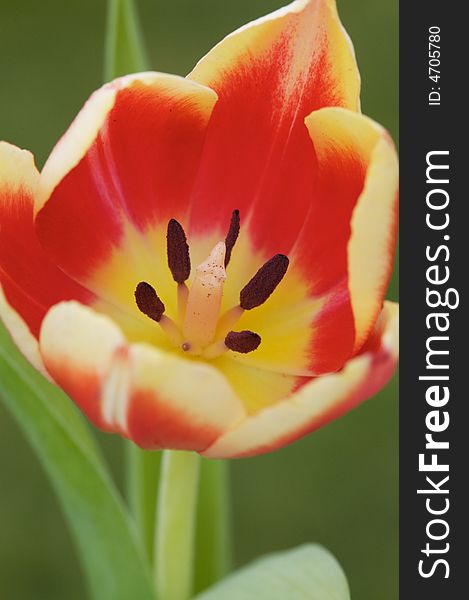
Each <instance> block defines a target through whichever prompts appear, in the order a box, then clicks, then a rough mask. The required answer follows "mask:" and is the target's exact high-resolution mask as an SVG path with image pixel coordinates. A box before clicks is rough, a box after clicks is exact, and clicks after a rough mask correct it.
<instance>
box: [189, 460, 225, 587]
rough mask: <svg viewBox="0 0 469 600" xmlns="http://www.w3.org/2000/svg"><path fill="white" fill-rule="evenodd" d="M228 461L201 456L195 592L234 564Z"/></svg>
mask: <svg viewBox="0 0 469 600" xmlns="http://www.w3.org/2000/svg"><path fill="white" fill-rule="evenodd" d="M229 498H230V495H229V463H228V462H226V461H220V460H207V459H202V464H201V471H200V493H199V505H198V510H197V538H196V546H195V547H196V552H195V581H194V593H199V592H202V591H203V590H205V589H207V588H208V587H210V586H211V585H213V584H214V583H216V582H217V581H220V580H221V579H223V577H225V575H227V573H228V572H229V571H230V567H231V511H230V502H229Z"/></svg>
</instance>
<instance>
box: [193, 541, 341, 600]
mask: <svg viewBox="0 0 469 600" xmlns="http://www.w3.org/2000/svg"><path fill="white" fill-rule="evenodd" d="M196 600H350V592H349V587H348V583H347V579H346V577H345V574H344V572H343V571H342V569H341V567H340V565H339V563H338V562H337V561H336V559H335V558H334V557H333V556H332V554H331V553H330V552H328V551H327V550H326V549H325V548H323V547H322V546H318V545H315V544H308V545H305V546H299V547H298V548H294V549H293V550H288V551H286V552H279V553H278V554H271V555H269V556H266V557H264V558H261V559H259V560H256V561H255V562H254V563H252V564H251V565H248V566H247V567H244V568H242V569H240V570H239V571H237V572H236V573H234V574H233V575H231V576H230V577H228V578H227V579H225V580H224V581H222V582H221V583H219V584H218V585H215V586H214V587H212V588H210V590H208V591H207V592H205V593H202V594H200V595H199V596H197V598H196Z"/></svg>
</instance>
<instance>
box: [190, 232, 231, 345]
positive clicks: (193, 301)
mask: <svg viewBox="0 0 469 600" xmlns="http://www.w3.org/2000/svg"><path fill="white" fill-rule="evenodd" d="M225 253H226V246H225V243H224V242H219V243H218V244H217V245H216V246H215V248H214V249H213V250H212V252H211V253H210V256H209V257H208V258H207V260H205V261H204V262H203V263H201V264H200V265H199V266H198V267H197V270H196V275H195V279H194V281H193V283H192V285H191V289H190V292H189V297H188V300H187V308H186V316H185V319H184V325H183V337H184V340H185V342H186V343H187V351H189V352H192V353H197V354H198V353H200V352H201V351H202V349H203V348H205V347H207V346H208V345H209V344H210V343H211V342H212V341H213V339H214V337H215V332H216V330H217V323H218V317H219V315H220V306H221V300H222V296H223V285H224V283H225V279H226V271H225Z"/></svg>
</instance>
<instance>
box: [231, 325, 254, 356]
mask: <svg viewBox="0 0 469 600" xmlns="http://www.w3.org/2000/svg"><path fill="white" fill-rule="evenodd" d="M260 343H261V336H260V335H259V334H257V333H254V331H247V330H246V331H230V333H229V334H228V335H227V336H226V338H225V346H226V347H227V348H229V349H230V350H233V352H240V353H241V354H247V353H248V352H253V351H254V350H256V349H257V348H258V347H259V344H260Z"/></svg>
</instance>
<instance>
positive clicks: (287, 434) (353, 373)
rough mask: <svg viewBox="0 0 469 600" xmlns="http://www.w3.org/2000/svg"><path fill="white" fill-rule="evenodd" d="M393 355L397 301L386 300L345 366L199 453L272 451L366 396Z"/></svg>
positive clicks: (381, 381)
mask: <svg viewBox="0 0 469 600" xmlns="http://www.w3.org/2000/svg"><path fill="white" fill-rule="evenodd" d="M397 354H398V305H396V304H393V303H390V302H387V303H386V304H385V306H384V308H383V312H382V314H381V316H380V318H379V319H378V321H377V323H376V327H375V330H374V332H373V334H372V335H371V336H370V339H369V340H368V342H367V344H366V346H365V347H364V348H363V351H362V353H361V354H359V355H358V356H356V357H355V358H352V359H351V360H350V361H349V362H348V363H347V364H346V365H345V366H344V368H343V369H342V370H341V371H339V372H337V373H333V374H330V375H324V376H322V377H318V378H316V379H313V380H311V381H310V382H309V383H306V384H305V385H303V386H302V387H301V388H300V389H299V390H298V391H297V392H296V393H294V394H293V395H292V396H290V397H289V398H287V399H285V400H283V401H281V402H278V403H277V404H275V405H274V406H270V407H268V408H266V409H264V410H261V411H259V412H258V413H256V414H254V415H251V416H248V417H247V418H246V419H245V420H244V421H243V422H242V423H241V424H240V425H239V426H238V427H234V428H232V429H231V430H230V431H229V432H228V433H226V434H225V435H223V436H222V437H221V438H219V439H218V440H217V441H216V442H215V443H214V444H213V445H212V446H211V447H210V448H208V449H207V450H205V451H204V452H203V454H204V455H205V456H207V457H210V458H238V457H245V456H253V455H256V454H262V453H266V452H271V451H273V450H276V449H278V448H281V447H282V446H285V445H286V444H289V443H291V442H293V441H294V440H296V439H299V438H301V437H303V436H304V435H306V434H308V433H311V432H312V431H314V430H315V429H318V428H319V427H321V426H322V425H325V424H326V423H328V422H329V421H331V420H333V419H335V418H338V417H339V416H341V415H342V414H344V413H345V412H347V411H349V410H351V409H352V408H354V407H355V406H356V405H357V404H359V403H360V402H362V401H363V400H366V399H367V398H369V397H370V396H372V395H373V394H375V393H376V392H377V391H378V390H379V389H381V388H382V387H383V386H384V385H385V383H386V382H387V381H388V380H389V378H390V377H391V375H392V373H393V371H394V368H395V364H396V361H397Z"/></svg>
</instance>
